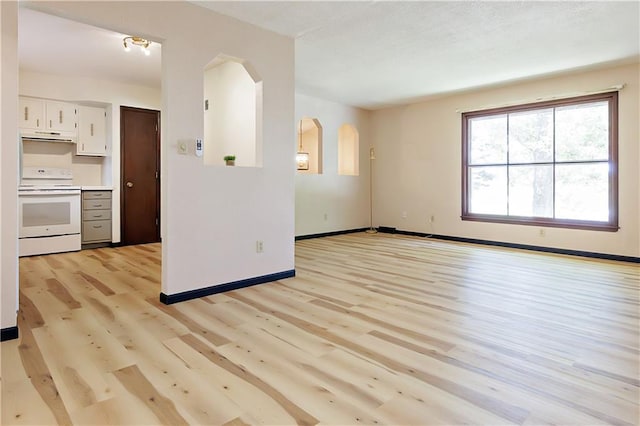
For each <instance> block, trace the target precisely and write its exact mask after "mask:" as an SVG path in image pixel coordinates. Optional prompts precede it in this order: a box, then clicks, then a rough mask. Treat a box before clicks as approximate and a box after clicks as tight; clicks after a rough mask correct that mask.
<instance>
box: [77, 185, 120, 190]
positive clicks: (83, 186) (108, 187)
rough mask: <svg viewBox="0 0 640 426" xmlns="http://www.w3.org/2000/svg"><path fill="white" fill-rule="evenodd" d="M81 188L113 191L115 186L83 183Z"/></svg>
mask: <svg viewBox="0 0 640 426" xmlns="http://www.w3.org/2000/svg"><path fill="white" fill-rule="evenodd" d="M81 189H82V190H83V191H113V186H102V185H93V186H86V185H82V186H81Z"/></svg>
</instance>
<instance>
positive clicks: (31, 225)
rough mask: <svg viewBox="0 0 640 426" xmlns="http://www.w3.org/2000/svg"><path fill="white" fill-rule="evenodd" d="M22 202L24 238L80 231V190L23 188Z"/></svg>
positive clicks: (20, 216)
mask: <svg viewBox="0 0 640 426" xmlns="http://www.w3.org/2000/svg"><path fill="white" fill-rule="evenodd" d="M18 205H19V213H18V215H19V216H18V217H19V222H20V229H19V233H18V235H19V237H20V238H31V237H48V236H54V235H69V234H79V233H80V191H79V190H31V191H24V190H20V191H19V192H18Z"/></svg>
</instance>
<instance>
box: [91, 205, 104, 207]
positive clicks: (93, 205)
mask: <svg viewBox="0 0 640 426" xmlns="http://www.w3.org/2000/svg"><path fill="white" fill-rule="evenodd" d="M93 207H102V204H94V205H93Z"/></svg>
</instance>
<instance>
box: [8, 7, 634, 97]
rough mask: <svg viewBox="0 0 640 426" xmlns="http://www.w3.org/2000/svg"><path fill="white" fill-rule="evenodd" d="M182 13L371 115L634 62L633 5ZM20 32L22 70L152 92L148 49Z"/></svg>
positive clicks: (113, 37)
mask: <svg viewBox="0 0 640 426" xmlns="http://www.w3.org/2000/svg"><path fill="white" fill-rule="evenodd" d="M192 3H195V4H198V5H200V6H203V7H206V8H209V9H211V10H214V11H216V12H219V13H222V14H225V15H228V16H232V17H235V18H237V19H240V20H243V21H246V22H249V23H252V24H255V25H258V26H260V27H263V28H266V29H269V30H272V31H275V32H277V33H280V34H284V35H287V36H291V37H295V38H296V49H295V50H296V61H295V62H296V91H298V92H301V93H306V94H309V95H313V96H318V97H321V98H325V99H329V100H334V101H337V102H341V103H345V104H349V105H355V106H360V107H364V108H370V109H375V108H380V107H384V106H387V105H392V104H402V103H408V102H411V101H416V100H419V99H425V98H429V97H435V96H441V95H444V94H447V93H452V92H457V91H463V90H469V89H475V88H481V87H487V86H492V85H496V84H501V83H504V82H509V81H515V80H522V79H530V78H536V77H540V76H544V75H549V74H554V73H561V72H566V71H571V70H576V69H583V68H586V67H597V66H602V65H606V64H612V63H626V62H632V61H638V58H639V57H640V29H639V27H640V2H638V1H626V2H609V1H603V2H596V1H586V2H583V1H561V2H537V1H513V2H477V1H476V2H457V1H454V2H410V1H391V2H384V1H356V2H333V1H330V2H320V1H306V2H293V1H284V2H268V1H257V2H248V1H231V2H218V1H194V2H192ZM114 5H117V2H114ZM114 7H116V6H114ZM19 25H20V33H19V48H20V61H21V67H22V68H25V69H38V68H42V67H43V66H44V67H45V68H44V69H43V70H46V71H47V72H63V73H74V74H82V75H92V76H100V77H101V78H111V79H115V80H118V81H122V80H125V81H129V82H132V83H138V84H146V85H157V87H159V84H160V62H159V60H160V51H159V50H160V49H159V46H158V45H155V46H154V52H153V53H152V55H151V57H144V55H141V54H140V52H130V53H129V54H126V53H125V52H123V51H122V49H121V43H119V40H118V39H120V40H121V38H122V37H123V35H122V34H114V33H112V32H109V31H104V30H99V29H96V28H95V27H90V26H86V25H82V24H77V23H72V22H69V21H66V20H63V19H60V18H55V17H50V16H48V15H44V16H43V14H40V13H38V12H33V11H28V10H24V9H22V10H21V12H20V23H19ZM43 34H46V36H45V37H43ZM79 34H84V35H83V36H82V37H83V38H85V39H86V38H88V39H91V41H88V42H87V43H86V45H87V46H86V47H85V45H84V44H83V43H79V42H78V41H77V38H76V36H77V35H79ZM43 41H44V43H43ZM111 42H112V44H109V43H111ZM134 53H135V54H137V55H133V54H134ZM61 58H65V59H64V60H60V59H61ZM49 59H51V60H49ZM247 59H249V61H250V60H251V58H247ZM145 61H146V62H145ZM65 67H67V68H68V69H66V70H65ZM139 78H141V80H138V79H139Z"/></svg>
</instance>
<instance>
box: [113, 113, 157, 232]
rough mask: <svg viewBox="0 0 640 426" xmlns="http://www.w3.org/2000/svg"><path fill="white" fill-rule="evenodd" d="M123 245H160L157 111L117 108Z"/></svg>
mask: <svg viewBox="0 0 640 426" xmlns="http://www.w3.org/2000/svg"><path fill="white" fill-rule="evenodd" d="M120 152H121V155H122V157H121V165H120V170H121V176H120V177H121V182H122V189H121V199H120V233H121V240H122V244H125V245H128V244H144V243H153V242H157V241H160V111H154V110H149V109H141V108H131V107H120Z"/></svg>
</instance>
